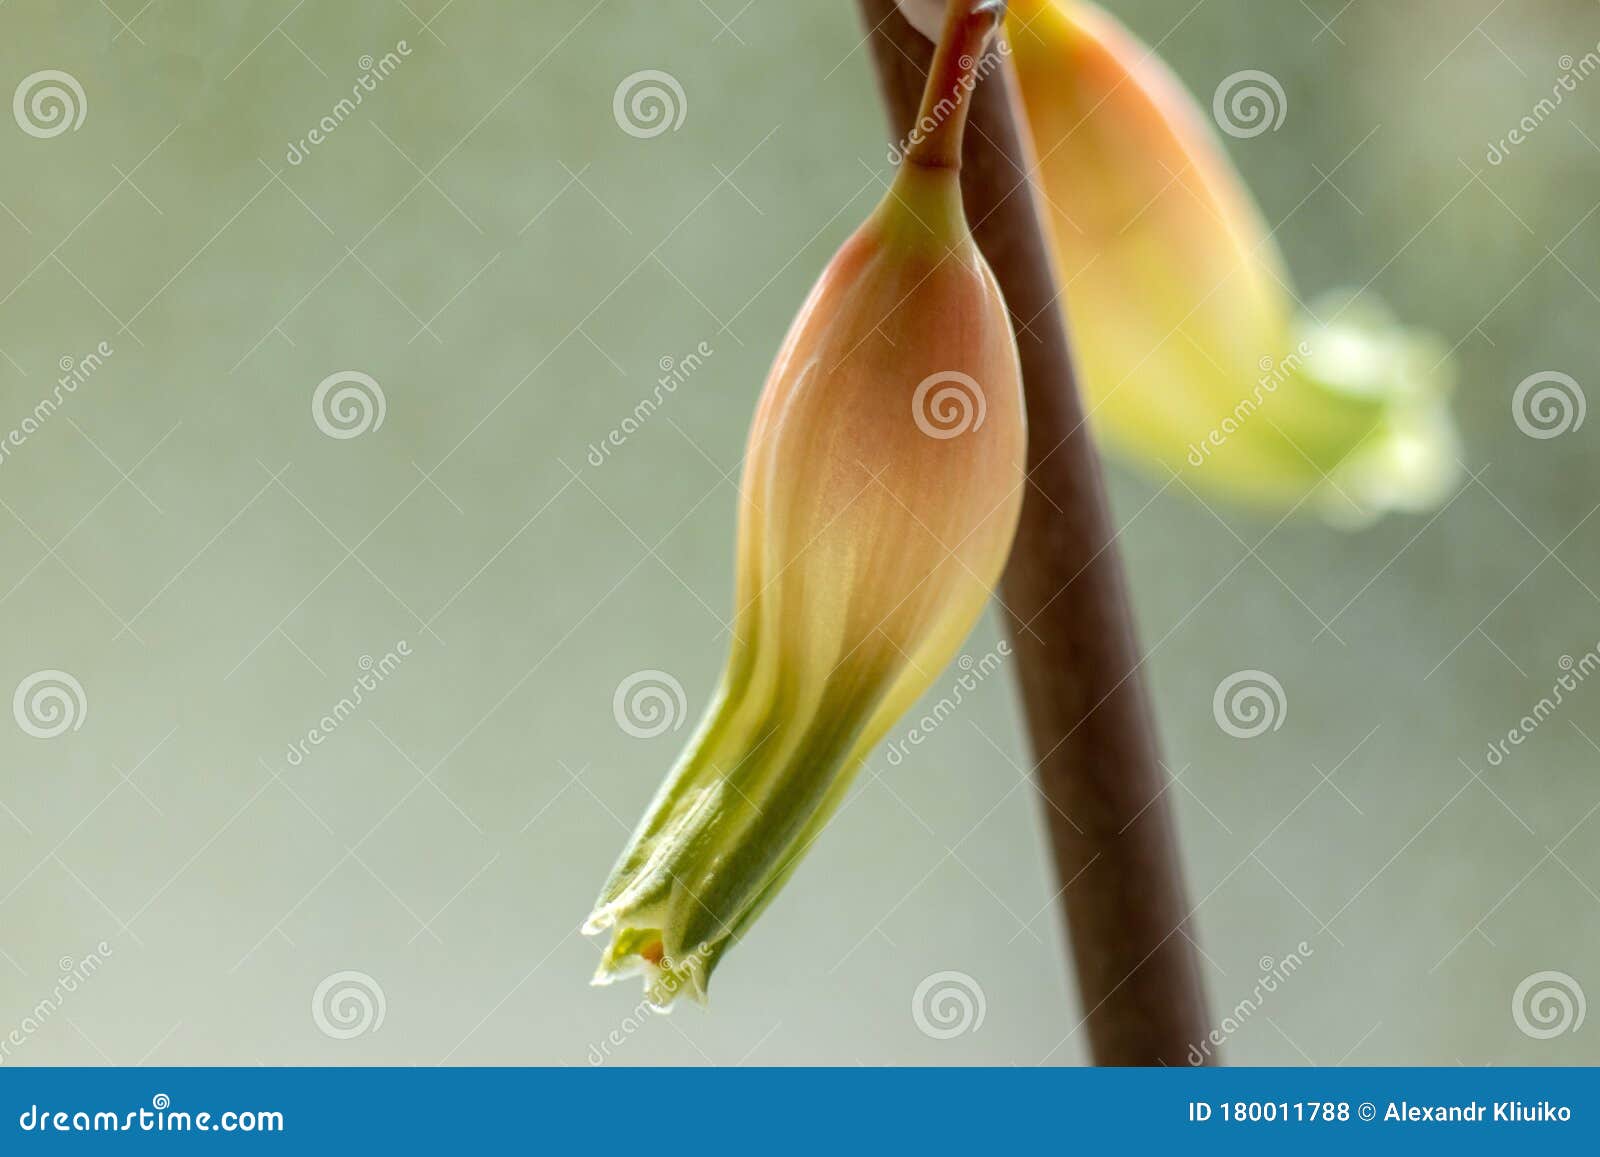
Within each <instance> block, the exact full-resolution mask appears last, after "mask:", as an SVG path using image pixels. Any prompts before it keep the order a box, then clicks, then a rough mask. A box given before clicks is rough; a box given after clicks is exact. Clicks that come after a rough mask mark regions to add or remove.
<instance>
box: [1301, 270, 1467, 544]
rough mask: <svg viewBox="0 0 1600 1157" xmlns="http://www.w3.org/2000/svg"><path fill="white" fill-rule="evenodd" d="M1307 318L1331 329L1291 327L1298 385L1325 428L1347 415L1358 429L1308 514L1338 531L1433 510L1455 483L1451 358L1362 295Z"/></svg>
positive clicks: (1336, 298) (1337, 299)
mask: <svg viewBox="0 0 1600 1157" xmlns="http://www.w3.org/2000/svg"><path fill="white" fill-rule="evenodd" d="M1313 312H1314V313H1315V315H1316V316H1318V317H1326V318H1330V319H1332V320H1329V321H1326V322H1319V321H1316V320H1314V319H1313V318H1311V317H1302V318H1301V319H1300V321H1299V324H1298V326H1297V334H1296V337H1297V340H1298V344H1297V347H1296V348H1297V349H1298V350H1300V351H1302V352H1303V353H1304V354H1305V357H1304V362H1303V364H1302V366H1301V367H1300V371H1299V376H1300V377H1301V378H1302V380H1303V381H1305V382H1306V383H1307V384H1308V385H1311V386H1313V387H1315V388H1316V389H1318V390H1320V391H1322V392H1323V393H1324V394H1325V396H1326V397H1327V399H1328V400H1329V402H1330V403H1332V405H1330V406H1329V408H1328V411H1327V416H1330V418H1331V420H1330V423H1329V424H1330V425H1333V426H1337V425H1339V421H1338V417H1337V415H1339V413H1340V411H1341V410H1343V409H1345V408H1348V409H1350V410H1351V411H1353V412H1354V413H1355V414H1357V415H1359V425H1360V426H1361V427H1364V429H1362V431H1361V432H1360V433H1359V435H1358V436H1357V437H1356V438H1354V439H1353V440H1352V441H1351V442H1350V444H1349V445H1348V447H1347V448H1344V449H1342V451H1341V452H1340V453H1339V454H1338V456H1337V461H1336V463H1335V464H1334V465H1333V466H1332V467H1331V468H1330V469H1329V470H1328V477H1327V480H1326V482H1325V483H1324V485H1323V486H1321V487H1320V488H1319V490H1318V493H1317V494H1316V495H1315V499H1314V501H1315V505H1316V506H1317V508H1318V509H1319V511H1320V512H1321V513H1322V515H1323V516H1324V517H1325V518H1327V519H1328V520H1329V521H1331V522H1334V523H1336V524H1340V525H1344V526H1362V525H1366V524H1368V523H1370V522H1372V521H1374V520H1375V519H1377V518H1379V517H1380V516H1382V515H1383V514H1385V513H1389V512H1404V513H1413V514H1414V513H1421V512H1426V511H1429V510H1432V509H1434V508H1435V507H1437V506H1438V505H1439V504H1440V503H1441V502H1443V501H1444V500H1445V499H1446V498H1448V497H1449V495H1450V494H1451V493H1452V492H1453V491H1454V490H1455V488H1456V486H1457V484H1458V483H1459V481H1460V478H1461V462H1460V455H1461V442H1460V437H1459V435H1458V434H1457V432H1456V426H1455V421H1454V419H1453V418H1452V417H1451V414H1450V405H1449V403H1450V395H1451V393H1452V391H1453V389H1454V386H1455V367H1454V364H1453V362H1452V360H1451V355H1450V351H1449V350H1448V349H1446V348H1445V347H1444V345H1443V344H1442V343H1441V342H1440V341H1439V339H1438V338H1437V337H1436V336H1434V335H1433V334H1431V333H1426V332H1424V331H1420V330H1414V329H1408V328H1406V327H1404V326H1402V325H1400V324H1399V322H1398V321H1397V320H1396V319H1395V317H1394V315H1393V314H1392V313H1390V312H1389V310H1388V308H1387V307H1385V306H1384V305H1383V304H1382V303H1380V302H1378V301H1376V300H1374V299H1373V298H1372V297H1371V296H1370V295H1368V296H1364V297H1361V298H1360V300H1359V301H1358V300H1357V299H1356V298H1355V297H1354V296H1352V295H1349V294H1332V295H1328V296H1325V297H1323V298H1321V299H1319V301H1318V302H1317V303H1316V306H1315V308H1314V310H1313ZM1318 409H1320V407H1318ZM1309 436H1310V437H1312V438H1315V437H1316V432H1312V433H1311V434H1310V435H1309Z"/></svg>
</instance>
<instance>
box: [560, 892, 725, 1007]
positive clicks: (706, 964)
mask: <svg viewBox="0 0 1600 1157" xmlns="http://www.w3.org/2000/svg"><path fill="white" fill-rule="evenodd" d="M619 909H622V906H620V905H618V904H609V905H606V906H604V907H601V908H597V909H596V910H595V911H594V913H593V914H592V915H590V917H589V919H588V920H586V921H585V922H584V925H583V934H584V935H585V936H599V935H603V934H604V933H606V932H610V933H611V934H612V935H611V942H610V943H609V944H608V945H606V948H605V951H604V952H603V953H602V954H601V956H600V966H599V967H598V968H597V969H595V974H594V978H593V979H592V980H590V982H589V983H590V984H594V985H609V984H613V983H615V982H616V981H618V980H624V979H626V978H628V977H630V976H641V977H643V979H644V995H645V999H646V1000H647V1001H648V1002H649V1003H650V1006H651V1007H652V1008H654V1009H655V1010H656V1011H657V1012H670V1011H672V1006H673V1002H674V1001H675V1000H677V998H678V997H680V996H687V997H688V998H689V999H690V1000H692V1001H694V1002H695V1003H696V1004H699V1005H704V1004H705V1003H706V983H707V981H708V980H709V979H710V974H711V965H712V963H713V962H714V957H715V955H716V954H717V953H716V950H715V949H713V948H712V947H710V946H708V945H699V946H697V947H696V948H694V949H693V950H691V951H689V952H687V953H682V952H680V953H672V952H669V951H668V948H667V944H666V941H665V939H664V937H663V935H662V931H661V929H660V928H651V927H641V926H640V925H641V924H648V923H650V920H649V917H648V915H646V914H645V913H643V912H641V911H637V910H634V911H626V910H625V909H624V910H619ZM658 922H660V921H658Z"/></svg>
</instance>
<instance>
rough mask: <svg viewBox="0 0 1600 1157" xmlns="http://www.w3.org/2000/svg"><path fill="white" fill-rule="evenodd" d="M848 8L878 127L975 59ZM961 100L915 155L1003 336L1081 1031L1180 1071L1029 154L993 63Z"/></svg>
mask: <svg viewBox="0 0 1600 1157" xmlns="http://www.w3.org/2000/svg"><path fill="white" fill-rule="evenodd" d="M858 3H859V4H860V7H861V10H862V13H863V15H864V17H865V20H866V25H867V27H868V28H869V29H871V33H870V39H871V42H872V50H873V57H874V60H875V63H876V66H877V70H878V74H879V81H880V86H881V88H882V92H883V97H884V101H885V103H886V105H887V106H888V108H889V111H890V117H891V121H892V123H893V125H894V126H895V128H896V129H899V128H902V127H904V126H905V125H906V124H907V123H908V122H909V121H910V120H911V118H912V117H913V116H914V115H916V116H921V115H926V114H927V104H928V102H927V100H926V98H925V97H924V99H923V101H922V105H923V107H922V109H921V110H920V113H919V110H918V106H917V100H918V95H919V94H920V93H923V92H924V91H925V86H924V79H923V71H924V70H925V69H927V68H928V67H929V61H930V58H932V73H933V75H934V76H935V77H938V78H940V79H939V81H938V82H936V83H928V84H927V85H926V92H927V93H930V94H931V93H934V92H947V90H946V89H945V88H944V87H943V86H944V84H945V80H946V78H947V77H948V76H949V75H951V72H950V70H951V68H952V62H951V57H952V55H953V56H954V58H955V61H954V63H955V67H956V69H957V71H956V73H955V75H958V76H959V75H960V57H961V55H962V53H963V52H966V53H968V54H969V55H972V56H976V55H977V54H976V53H973V52H971V51H970V49H967V48H962V49H959V50H958V49H956V48H954V47H953V46H952V44H951V41H952V40H954V39H955V38H952V37H951V36H949V35H948V30H949V26H948V24H947V34H946V37H945V41H946V43H945V45H944V46H943V47H941V49H940V52H939V53H938V55H937V57H934V55H933V53H932V50H931V47H930V45H929V44H928V42H927V40H926V39H925V38H923V37H922V36H921V35H920V34H918V33H917V32H916V31H915V30H914V29H913V28H912V27H911V26H910V25H909V24H908V23H907V22H906V20H905V19H904V17H903V16H901V15H900V13H899V11H898V10H897V8H896V5H895V2H894V0H858ZM954 7H955V8H960V9H961V10H962V11H963V12H973V11H976V9H977V8H978V7H982V6H980V5H974V4H972V3H965V4H963V3H960V2H959V0H958V3H957V4H956V5H955V6H954ZM950 19H952V20H953V19H954V16H953V15H952V17H951V18H950ZM971 19H973V20H974V21H975V19H976V18H975V17H973V18H971ZM973 26H975V25H968V24H965V23H964V24H963V25H962V27H963V28H968V27H973ZM970 104H971V110H970V111H971V119H972V123H973V127H974V129H975V132H974V133H973V134H972V136H971V137H970V138H968V139H967V141H966V144H965V148H964V152H965V165H964V166H961V156H960V153H959V152H957V153H956V155H954V156H951V155H950V151H949V150H950V149H952V148H954V149H957V150H960V149H961V147H962V142H961V135H960V127H961V126H960V125H959V124H957V126H956V127H955V128H954V129H951V130H949V131H947V132H946V133H945V134H944V135H942V136H941V137H939V141H940V142H941V143H940V144H939V145H938V147H936V148H934V149H933V151H932V153H931V154H930V155H931V156H933V157H934V158H935V159H936V161H935V163H939V164H942V165H953V166H961V171H962V178H961V184H962V189H963V193H964V195H965V200H966V209H967V215H968V217H969V218H970V220H971V221H972V232H973V235H974V237H975V238H976V240H977V242H978V246H979V248H980V249H982V250H983V253H984V256H985V257H986V258H987V259H988V261H989V264H990V266H991V267H992V268H993V270H994V273H995V276H996V278H997V279H998V281H999V283H1000V288H1001V291H1002V292H1003V293H1004V294H1005V298H1006V302H1007V306H1008V308H1009V309H1010V311H1011V315H1012V319H1013V327H1014V328H1015V330H1016V331H1017V336H1018V352H1019V353H1020V355H1021V360H1022V376H1023V388H1024V393H1025V394H1026V398H1027V407H1028V426H1029V456H1028V471H1029V476H1030V482H1029V484H1028V486H1027V488H1026V489H1027V496H1026V499H1025V501H1024V503H1023V509H1022V521H1021V525H1020V527H1019V529H1018V531H1017V539H1016V546H1015V547H1014V549H1013V552H1012V557H1011V562H1010V565H1009V568H1008V569H1007V572H1006V576H1005V582H1004V593H1005V602H1006V604H1007V606H1008V607H1009V608H1010V613H1011V615H1012V620H1011V631H1012V636H1013V639H1014V641H1015V645H1016V649H1017V657H1018V671H1019V680H1020V683H1021V686H1022V695H1023V703H1024V707H1025V709H1026V713H1027V717H1028V727H1029V732H1030V736H1031V739H1032V746H1033V749H1034V752H1035V755H1036V757H1037V759H1038V766H1037V768H1036V774H1037V777H1038V783H1039V790H1040V794H1041V795H1042V796H1043V797H1044V800H1045V802H1046V804H1047V805H1048V806H1047V807H1046V811H1045V819H1046V821H1047V824H1048V827H1049V832H1050V838H1051V843H1052V845H1053V846H1054V850H1055V860H1056V870H1057V873H1058V876H1059V878H1060V880H1061V888H1062V890H1061V893H1060V895H1061V898H1062V904H1063V907H1064V909H1065V915H1066V921H1067V925H1068V930H1069V932H1070V935H1071V940H1072V950H1073V955H1074V958H1075V961H1076V964H1077V974H1078V988H1079V992H1080V999H1081V1002H1082V1007H1083V1009H1084V1010H1085V1014H1084V1020H1083V1025H1084V1027H1086V1028H1087V1030H1088V1036H1089V1044H1090V1049H1091V1053H1092V1055H1093V1057H1094V1060H1095V1062H1096V1063H1098V1064H1103V1065H1154V1064H1171V1065H1182V1064H1189V1063H1192V1062H1193V1061H1194V1058H1195V1057H1196V1056H1201V1057H1202V1059H1203V1060H1204V1061H1206V1062H1207V1063H1211V1062H1212V1061H1214V1053H1210V1052H1207V1053H1204V1054H1202V1053H1201V1052H1200V1051H1199V1050H1198V1049H1197V1047H1196V1046H1199V1045H1201V1044H1203V1043H1204V1042H1205V1041H1206V1034H1207V1033H1208V1032H1209V1030H1210V1020H1209V1017H1208V1015H1207V1012H1206V1004H1205V994H1204V991H1203V989H1202V986H1201V983H1200V974H1199V967H1198V963H1197V959H1196V952H1195V948H1194V941H1193V939H1192V937H1191V933H1190V931H1189V928H1188V924H1189V918H1190V916H1191V915H1192V912H1191V909H1190V908H1189V903H1188V900H1187V898H1186V890H1185V887H1184V883H1183V875H1182V869H1181V865H1180V863H1179V859H1178V851H1177V842H1176V838H1175V835H1174V829H1173V822H1172V815H1171V810H1170V807H1169V804H1168V798H1169V797H1168V795H1167V793H1166V790H1165V789H1166V783H1165V775H1164V772H1163V770H1162V767H1161V763H1160V752H1159V746H1158V743H1157V740H1156V735H1155V729H1154V725H1153V722H1152V715H1151V711H1150V705H1149V700H1148V697H1147V693H1146V691H1145V688H1144V684H1143V681H1142V679H1141V677H1140V669H1141V660H1140V657H1139V651H1138V646H1137V643H1136V642H1135V639H1134V631H1133V620H1132V613H1131V610H1130V607H1129V604H1128V595H1127V589H1126V582H1125V579H1124V576H1123V571H1122V563H1121V559H1120V557H1119V555H1118V553H1117V550H1116V546H1115V541H1114V540H1115V537H1116V536H1115V534H1114V533H1113V530H1112V524H1111V517H1110V512H1109V509H1108V507H1107V505H1106V499H1105V492H1104V488H1103V484H1102V481H1101V477H1100V465H1099V459H1098V456H1097V455H1096V452H1095V449H1094V446H1093V444H1092V443H1091V441H1090V438H1089V431H1088V427H1087V426H1086V425H1085V422H1084V414H1083V406H1082V402H1081V401H1080V399H1079V396H1078V391H1077V387H1076V382H1075V379H1074V375H1073V366H1072V358H1071V353H1070V350H1069V348H1068V345H1067V337H1066V332H1065V327H1064V324H1063V321H1062V315H1061V311H1060V308H1059V295H1060V290H1059V287H1058V286H1057V285H1056V283H1055V278H1054V274H1053V272H1052V270H1051V267H1050V262H1049V258H1048V253H1049V248H1048V246H1047V244H1046V239H1045V236H1044V232H1043V226H1042V224H1041V218H1040V215H1039V212H1038V209H1037V206H1036V203H1035V200H1034V195H1033V192H1032V188H1031V186H1030V184H1029V181H1028V180H1027V179H1026V178H1024V177H1021V176H1019V174H1024V173H1028V172H1029V171H1030V170H1031V169H1032V168H1033V165H1034V160H1033V157H1032V154H1031V149H1030V148H1029V146H1028V145H1027V144H1026V143H1025V132H1026V128H1025V126H1024V125H1023V123H1022V122H1021V113H1020V111H1018V110H1020V107H1021V106H1020V102H1018V101H1017V100H1016V96H1015V91H1014V80H1013V78H1012V77H1011V76H1010V73H1009V70H1002V71H999V72H996V73H995V74H994V75H993V76H990V77H989V78H988V79H987V80H986V81H985V83H983V84H981V85H980V86H978V88H977V90H976V92H975V93H973V94H971V100H970ZM951 119H958V118H951ZM1091 177H1092V174H1085V179H1090V178H1091Z"/></svg>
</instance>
